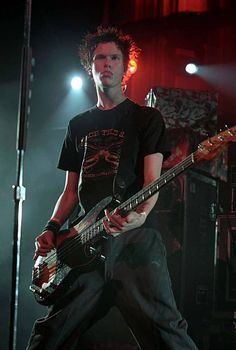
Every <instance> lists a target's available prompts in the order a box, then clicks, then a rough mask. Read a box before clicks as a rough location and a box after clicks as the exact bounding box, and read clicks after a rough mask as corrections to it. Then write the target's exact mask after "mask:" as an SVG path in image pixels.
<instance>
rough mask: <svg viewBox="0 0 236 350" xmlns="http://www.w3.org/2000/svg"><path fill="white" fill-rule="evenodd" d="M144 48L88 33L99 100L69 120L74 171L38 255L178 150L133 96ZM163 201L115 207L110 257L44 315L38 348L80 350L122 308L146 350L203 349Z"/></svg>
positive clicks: (36, 333) (85, 60)
mask: <svg viewBox="0 0 236 350" xmlns="http://www.w3.org/2000/svg"><path fill="white" fill-rule="evenodd" d="M139 51H140V50H139V49H138V47H137V46H136V44H135V43H134V42H133V40H132V38H131V37H130V36H129V35H124V34H123V33H122V32H121V31H120V30H118V29H116V28H113V27H109V28H102V27H99V28H98V29H97V31H96V33H93V34H87V35H86V36H85V38H84V41H83V43H82V45H81V47H80V58H81V62H82V64H83V66H84V67H85V69H86V70H87V72H88V74H90V75H91V77H92V79H93V81H94V84H95V88H96V92H97V105H96V106H95V107H94V108H92V109H90V110H89V111H87V112H85V113H82V114H80V115H78V116H76V117H75V118H73V119H72V120H71V121H70V123H69V126H68V131H67V134H66V137H65V141H64V144H63V147H62V151H61V156H60V160H59V165H58V167H59V168H60V169H63V170H65V171H66V180H65V188H64V191H63V192H62V194H61V196H60V197H59V199H58V201H57V203H56V206H55V209H54V211H53V214H52V216H51V218H50V220H49V222H48V224H47V226H46V227H45V229H44V230H43V233H42V234H41V235H39V236H38V237H37V238H36V251H35V256H34V258H35V259H36V258H37V257H38V256H40V255H41V256H46V255H47V253H48V252H49V251H50V250H51V249H52V248H53V247H54V241H55V237H56V236H57V232H58V231H59V228H60V227H61V225H62V224H64V222H65V221H66V220H67V219H68V218H69V216H70V214H71V213H72V211H73V210H74V209H75V207H76V206H77V205H78V204H79V206H80V208H81V211H85V213H87V212H88V211H89V210H90V209H91V208H93V207H94V206H95V205H96V204H97V203H99V202H100V201H101V200H102V199H103V198H105V197H107V196H109V195H113V197H114V198H116V199H119V200H120V199H122V200H123V201H124V200H127V198H129V197H130V196H132V195H133V194H135V193H136V192H137V191H139V190H140V189H141V188H142V187H144V186H147V185H148V184H150V183H152V182H153V181H154V180H156V179H157V178H158V177H159V176H160V173H161V166H162V161H163V157H164V158H165V157H167V156H168V154H169V152H168V146H167V144H166V136H165V125H164V123H163V119H162V117H161V115H160V113H159V112H158V111H157V110H156V109H154V108H150V107H142V106H139V105H137V104H135V103H133V102H132V101H130V100H129V99H127V98H126V97H125V95H124V88H123V86H124V83H126V81H127V77H128V63H129V59H130V58H133V59H137V57H138V54H139ZM78 192H79V194H78ZM156 200H157V195H154V196H152V197H150V198H149V199H147V200H143V201H142V202H140V203H139V204H138V205H136V206H133V207H134V209H131V210H129V211H126V213H121V212H120V211H119V210H115V211H112V212H111V211H110V210H108V209H105V218H106V219H104V220H103V225H104V231H106V233H107V237H108V239H107V240H104V241H102V242H101V246H102V251H103V252H104V255H105V257H106V259H105V261H104V262H103V263H99V262H98V263H97V265H96V266H95V267H94V268H93V269H92V270H91V271H88V272H84V273H81V274H80V275H79V276H78V277H77V278H76V279H75V281H74V282H73V283H72V285H71V288H70V289H69V290H68V291H67V292H66V293H65V296H63V297H62V298H61V299H59V300H55V303H53V305H52V306H51V307H50V309H49V313H48V315H47V316H46V317H45V318H43V319H40V320H37V321H36V323H35V326H34V329H33V332H32V335H31V338H30V341H29V345H28V348H27V349H28V350H29V349H30V350H33V349H38V350H41V349H44V350H49V349H50V350H56V349H76V347H77V346H79V339H80V336H81V335H82V334H83V333H84V332H86V330H87V329H88V328H89V327H91V325H93V324H94V323H95V322H96V321H97V320H98V319H100V318H101V317H103V316H104V315H105V314H106V313H107V312H108V311H109V309H110V308H111V306H113V305H115V306H116V307H118V309H119V310H120V312H121V314H122V316H123V317H124V320H125V321H126V323H127V325H128V326H129V328H130V330H131V331H132V333H133V335H134V337H135V339H136V341H137V343H138V344H139V346H140V348H141V349H145V350H154V349H155V350H156V349H172V350H185V349H186V350H187V349H191V350H193V349H196V346H195V344H194V343H193V342H192V340H191V339H190V338H189V336H188V335H187V332H186V328H187V325H186V321H185V320H184V319H182V317H181V315H180V313H179V312H178V311H177V309H176V304H175V301H174V297H173V294H172V290H171V283H170V279H169V274H168V270H167V264H166V257H165V248H164V246H163V243H162V240H161V237H160V235H159V233H158V232H157V230H156V228H155V221H154V220H152V212H151V211H152V209H153V207H154V205H155V203H156Z"/></svg>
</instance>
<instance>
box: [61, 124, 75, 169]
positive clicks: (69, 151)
mask: <svg viewBox="0 0 236 350" xmlns="http://www.w3.org/2000/svg"><path fill="white" fill-rule="evenodd" d="M80 166H81V159H80V157H79V152H78V148H77V138H76V136H75V133H73V127H72V122H71V121H70V122H69V125H68V128H67V132H66V135H65V139H64V142H63V145H62V149H61V153H60V156H59V161H58V165H57V167H58V168H59V169H62V170H67V171H75V172H79V171H80Z"/></svg>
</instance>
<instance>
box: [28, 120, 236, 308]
mask: <svg viewBox="0 0 236 350" xmlns="http://www.w3.org/2000/svg"><path fill="white" fill-rule="evenodd" d="M235 140H236V125H235V126H233V127H232V128H230V129H226V130H225V131H222V132H221V133H219V134H218V135H215V136H213V137H211V138H210V139H207V140H205V141H203V142H202V143H200V144H199V145H198V149H197V150H196V151H195V152H193V153H192V154H190V155H189V156H188V157H187V158H185V159H184V160H183V161H181V162H180V163H179V164H177V165H176V166H174V167H173V168H171V169H169V170H168V171H166V172H165V173H163V174H162V175H161V176H160V177H159V178H158V179H157V180H155V181H154V182H152V183H150V184H149V185H148V186H146V187H144V188H142V189H141V190H140V191H139V192H138V193H136V194H135V195H133V196H132V197H131V198H129V199H128V200H126V201H125V202H123V203H121V204H119V206H117V208H118V209H119V211H121V212H124V213H128V212H130V211H132V210H134V209H135V208H136V207H137V206H138V205H140V204H141V203H142V202H144V201H146V200H147V199H148V198H150V197H151V196H153V195H154V194H155V193H157V192H158V191H160V190H161V189H162V188H163V187H164V186H165V185H166V184H167V183H169V182H170V181H171V180H173V179H174V178H175V177H177V176H178V175H180V174H181V173H182V172H184V171H185V170H186V169H188V168H189V167H190V166H191V165H193V164H194V163H196V162H199V161H200V160H210V159H213V158H214V157H216V156H217V154H219V152H220V151H221V150H222V148H223V147H224V146H225V145H226V144H227V143H228V142H231V141H235ZM111 201H112V197H107V198H104V199H103V200H102V201H101V202H99V203H98V204H97V205H96V206H95V207H94V208H93V209H92V210H91V211H90V212H89V213H88V214H87V215H86V216H85V217H84V218H83V219H82V220H81V221H80V222H79V223H78V224H76V225H75V226H73V227H71V228H70V229H68V230H61V231H60V232H59V234H58V237H57V242H56V247H55V248H54V249H52V250H51V251H50V252H49V253H48V254H47V256H46V257H42V256H39V257H38V258H37V260H36V261H35V264H34V266H33V270H32V284H31V285H30V290H31V291H32V292H33V293H34V295H35V299H36V301H37V302H38V303H40V304H43V305H52V304H53V303H55V301H56V300H58V298H60V297H61V296H63V295H64V293H65V292H66V290H67V289H68V287H69V286H70V285H71V283H72V282H73V279H74V278H76V276H78V274H81V273H83V272H85V271H89V270H91V269H92V268H93V267H94V264H95V263H97V260H98V259H99V258H101V259H105V257H104V256H103V255H102V253H101V251H100V249H99V242H101V240H103V239H106V238H107V237H108V235H107V234H106V233H105V231H104V227H103V223H102V221H103V220H105V219H106V218H105V217H102V218H101V219H97V218H98V217H99V214H100V213H101V212H103V210H104V209H105V208H106V207H107V206H108V205H109V204H110V203H111Z"/></svg>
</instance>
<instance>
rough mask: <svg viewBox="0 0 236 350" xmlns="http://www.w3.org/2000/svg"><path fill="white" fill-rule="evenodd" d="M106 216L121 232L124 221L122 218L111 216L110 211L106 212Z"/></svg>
mask: <svg viewBox="0 0 236 350" xmlns="http://www.w3.org/2000/svg"><path fill="white" fill-rule="evenodd" d="M105 215H106V217H107V219H108V221H109V222H110V223H111V224H112V225H113V226H115V227H117V228H118V229H119V230H120V229H122V227H123V223H124V220H123V218H121V216H114V215H111V214H110V213H109V212H108V210H105Z"/></svg>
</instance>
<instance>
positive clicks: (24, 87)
mask: <svg viewBox="0 0 236 350" xmlns="http://www.w3.org/2000/svg"><path fill="white" fill-rule="evenodd" d="M31 8H32V0H26V3H25V17H24V40H23V47H22V57H21V75H20V91H19V105H18V117H17V119H18V120H17V135H16V152H17V153H16V154H17V159H16V183H15V185H14V186H12V187H13V195H14V202H15V206H14V228H13V240H12V282H11V300H10V320H9V350H15V349H16V342H17V316H18V299H19V274H20V243H21V227H22V204H23V201H24V200H25V187H24V186H23V165H24V153H25V148H26V129H27V117H28V111H29V107H28V99H29V92H30V91H29V82H30V72H31V61H32V53H31V49H30V25H31Z"/></svg>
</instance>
